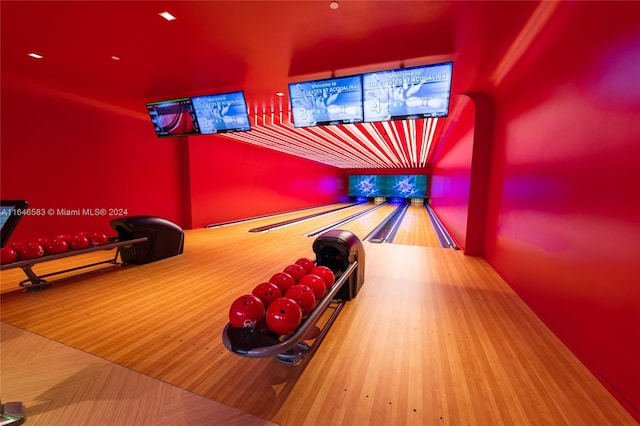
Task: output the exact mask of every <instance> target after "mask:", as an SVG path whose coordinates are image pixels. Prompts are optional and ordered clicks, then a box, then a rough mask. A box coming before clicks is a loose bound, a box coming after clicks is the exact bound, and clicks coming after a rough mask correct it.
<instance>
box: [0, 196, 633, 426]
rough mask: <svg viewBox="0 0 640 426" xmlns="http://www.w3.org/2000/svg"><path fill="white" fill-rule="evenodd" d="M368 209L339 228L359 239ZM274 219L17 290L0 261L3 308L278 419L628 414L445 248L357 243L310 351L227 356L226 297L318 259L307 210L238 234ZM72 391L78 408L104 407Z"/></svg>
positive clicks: (599, 420) (497, 284) (577, 419)
mask: <svg viewBox="0 0 640 426" xmlns="http://www.w3.org/2000/svg"><path fill="white" fill-rule="evenodd" d="M375 212H377V213H371V214H372V215H374V214H375V216H376V218H377V219H373V217H374V216H369V215H367V216H369V217H367V216H365V217H363V218H362V219H361V220H358V221H355V222H353V223H351V224H349V228H350V229H351V230H352V231H353V232H355V233H356V235H358V236H360V237H361V238H362V237H363V236H364V235H366V233H368V232H370V230H372V229H373V228H374V227H375V226H376V225H377V223H378V222H379V220H382V218H384V216H385V211H384V210H383V208H380V209H376V211H375ZM304 214H307V213H304ZM304 214H301V215H304ZM348 214H351V213H347V212H346V211H345V212H344V215H345V216H347V215H348ZM378 219H379V220H378ZM376 220H378V222H376ZM273 221H274V220H273V219H260V220H255V221H252V222H250V223H244V224H235V225H230V226H225V227H221V228H215V229H197V230H192V231H187V232H186V241H185V253H184V254H183V255H181V256H177V257H174V258H170V259H165V260H162V261H159V262H154V263H151V264H148V265H138V266H129V267H122V268H119V269H116V270H113V271H110V272H107V273H103V274H96V275H92V276H87V277H84V278H83V279H74V280H69V281H67V282H65V283H60V284H56V285H53V286H52V287H51V288H49V289H46V290H44V291H38V292H23V291H21V290H16V288H17V280H19V279H22V276H21V275H20V272H21V271H15V270H8V271H3V272H2V273H1V275H0V277H1V278H2V284H1V285H2V292H3V293H2V294H1V299H0V302H1V308H2V309H1V311H0V319H1V320H2V321H3V322H4V323H6V324H11V325H13V326H15V327H19V328H21V329H24V330H28V331H29V332H32V333H35V334H38V335H40V336H43V337H46V338H47V339H51V340H53V341H55V342H60V343H63V344H65V345H67V346H70V347H72V348H77V349H79V350H80V351H83V353H85V352H86V354H92V355H95V356H96V357H99V358H102V359H103V360H106V361H109V362H111V363H115V364H118V365H120V366H123V367H126V368H127V369H130V370H132V371H135V372H138V373H140V377H144V378H149V377H150V378H154V379H157V380H160V381H162V382H164V383H167V384H171V385H174V386H177V387H179V388H181V389H183V390H185V391H187V392H191V393H193V394H196V395H200V396H202V397H205V398H207V399H209V400H211V401H215V402H217V403H220V404H221V405H222V407H223V408H224V409H226V408H229V407H231V408H232V409H235V410H241V411H242V412H244V413H247V414H249V415H251V416H255V417H257V418H259V419H264V420H267V421H271V422H274V423H277V424H280V425H361V424H370V425H446V424H449V425H543V424H544V425H635V424H637V423H636V422H635V421H634V420H633V419H632V418H631V417H630V416H629V414H628V413H627V412H626V411H625V410H624V409H623V408H622V407H621V406H620V404H619V403H618V402H617V401H616V400H615V399H614V398H613V397H612V396H611V395H610V394H609V393H608V392H607V391H606V390H605V388H604V387H603V386H602V385H601V384H600V383H599V382H598V381H597V380H596V379H595V378H594V377H593V375H591V374H590V373H589V371H588V370H587V368H586V367H585V366H583V365H582V364H581V363H580V362H579V361H578V360H577V359H576V357H575V356H573V354H572V353H571V352H570V351H569V350H568V349H567V348H566V347H564V346H563V345H562V344H561V342H560V341H559V340H558V339H557V338H556V337H555V335H554V334H553V333H552V332H551V331H549V330H548V329H547V328H546V327H545V326H544V325H543V323H542V322H541V321H540V320H539V319H538V318H537V317H536V316H535V315H534V314H533V312H531V311H530V310H529V308H528V307H527V306H526V305H525V304H524V303H523V302H522V301H521V300H520V299H519V298H518V297H517V296H516V295H515V294H514V293H513V291H512V290H511V289H510V288H509V287H508V286H507V285H506V284H505V283H504V282H503V281H502V280H501V279H500V277H499V276H498V275H497V274H496V273H495V272H494V271H493V270H492V269H491V268H490V267H489V265H488V264H487V263H486V262H485V261H484V260H483V259H480V258H475V257H468V256H464V255H463V254H462V253H461V252H458V251H454V250H447V249H441V248H432V247H425V246H418V245H408V244H372V243H366V242H365V243H364V246H365V251H366V265H365V272H366V273H365V284H364V286H363V288H362V291H361V292H360V293H359V294H358V296H357V298H355V299H354V300H352V301H350V302H348V303H347V304H346V306H345V308H344V309H343V311H342V313H341V314H340V316H339V317H338V319H337V321H336V323H335V324H334V326H333V327H332V330H331V331H330V332H329V334H328V335H327V338H326V339H325V341H324V342H323V343H322V345H321V346H320V347H319V349H318V350H317V351H316V352H315V353H314V354H313V356H311V357H309V358H305V359H304V360H303V361H302V363H301V364H299V365H297V366H288V365H284V364H281V363H278V362H277V361H276V360H275V359H272V358H268V359H247V358H242V357H240V356H237V355H235V354H232V353H230V352H229V351H227V350H226V349H225V348H224V346H223V345H222V342H221V333H222V330H223V328H224V326H225V325H226V323H227V314H228V308H229V306H230V304H231V302H232V301H233V300H234V299H235V298H236V297H238V296H239V295H241V294H243V293H248V292H250V291H251V289H252V288H253V287H254V286H255V285H257V284H258V283H260V282H261V281H264V280H266V279H268V278H269V277H270V276H271V275H272V274H273V273H275V272H277V271H280V270H282V269H283V268H284V267H285V266H286V265H287V264H289V263H292V262H293V261H295V260H296V259H297V258H299V257H301V256H307V257H311V258H313V257H315V256H314V253H313V250H312V243H313V241H314V238H309V237H305V236H304V233H306V232H309V231H310V230H312V229H313V228H314V226H315V225H316V223H313V221H307V222H303V223H300V224H297V225H292V226H288V227H285V228H281V229H277V230H273V231H271V232H266V233H249V232H247V230H248V229H250V228H253V227H256V226H261V225H265V224H268V223H271V222H273ZM373 222H376V223H373ZM345 227H346V226H345ZM94 256H99V255H98V254H95V255H94ZM69 259H74V258H73V257H72V258H69ZM64 261H65V262H71V260H68V259H65V260H64ZM55 262H59V261H55ZM60 262H62V260H61V261H60ZM49 263H54V262H49ZM43 266H44V265H43ZM54 266H56V265H50V266H48V267H50V268H53V267H54ZM18 278H19V279H18ZM4 338H5V336H4V328H3V340H4ZM4 345H5V343H4V341H3V350H4ZM30 349H31V351H32V356H36V354H37V353H38V352H40V351H41V347H40V346H38V345H33V347H31V348H30ZM25 350H26V349H25ZM0 367H1V370H0V371H1V372H2V388H3V395H2V397H3V399H4V400H5V401H9V399H12V400H20V399H23V400H28V399H29V398H30V396H29V395H32V394H38V393H42V392H44V391H46V389H42V388H39V387H40V386H41V385H40V384H39V383H38V380H36V379H37V378H38V377H39V376H40V375H41V374H44V373H46V369H45V370H44V372H43V369H40V370H35V371H34V372H33V373H32V374H27V373H24V374H25V376H22V375H21V377H23V379H22V380H23V381H24V382H25V383H26V384H25V386H27V387H28V386H32V389H31V390H28V389H26V388H23V389H24V390H23V392H25V393H27V397H21V396H20V395H16V394H12V395H11V396H9V395H5V394H4V389H7V388H8V386H10V384H9V383H8V380H9V378H12V377H15V376H12V375H11V374H12V370H13V369H14V368H15V367H14V366H12V365H11V364H7V363H5V360H4V356H3V360H2V364H1V365H0ZM52 374H53V373H52ZM132 380H134V379H132ZM134 386H136V385H134ZM141 386H143V387H146V385H141ZM77 399H78V400H77V401H74V402H73V403H71V402H70V403H69V405H70V406H71V405H73V407H74V408H75V409H76V410H78V411H79V412H80V414H78V415H79V416H81V417H82V416H87V415H86V414H82V412H83V411H85V410H89V411H91V410H94V409H97V410H100V407H96V406H95V404H92V403H88V401H86V400H85V399H83V398H82V397H77ZM118 403H119V402H118ZM162 403H163V402H162V399H160V401H156V403H155V405H154V404H152V403H149V404H147V402H144V403H142V404H139V407H138V409H140V410H146V409H147V408H146V406H147V405H149V409H150V410H152V411H154V412H157V410H158V404H162ZM43 411H46V410H43ZM97 415H98V416H102V415H103V414H97ZM255 417H252V418H255ZM82 418H83V419H87V418H88V417H82ZM99 418H100V419H108V417H106V416H105V417H99ZM65 424H69V423H65ZM78 424H80V423H78ZM82 424H83V425H86V424H91V423H82ZM94 424H109V423H94ZM112 424H116V423H115V422H114V423H112ZM118 424H121V423H118ZM148 424H155V423H148ZM157 424H161V423H157ZM175 424H181V423H180V422H178V423H175ZM182 424H214V423H198V422H184V423H182ZM216 424H220V423H216ZM237 424H242V423H237Z"/></svg>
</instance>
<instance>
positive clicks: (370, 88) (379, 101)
mask: <svg viewBox="0 0 640 426" xmlns="http://www.w3.org/2000/svg"><path fill="white" fill-rule="evenodd" d="M452 71H453V63H452V62H446V63H442V64H435V65H426V66H419V67H412V68H402V69H396V70H389V71H379V72H372V73H367V74H363V76H362V87H363V98H364V121H365V122H376V121H389V120H404V119H416V118H430V117H446V116H447V115H448V114H449V98H450V94H451V75H452Z"/></svg>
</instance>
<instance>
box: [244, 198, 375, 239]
mask: <svg viewBox="0 0 640 426" xmlns="http://www.w3.org/2000/svg"><path fill="white" fill-rule="evenodd" d="M360 204H364V203H356V204H351V205H348V206H344V207H338V208H336V209H331V210H327V211H324V212H319V213H314V214H310V215H307V216H302V217H297V218H295V219H289V220H284V221H282V222H277V223H272V224H271V225H265V226H260V227H258V228H251V229H249V232H267V231H272V230H274V229H277V228H282V227H284V226H287V225H292V224H294V223H298V222H303V221H305V220H309V219H315V218H316V217H320V216H323V215H325V214H329V213H334V212H337V211H340V210H344V209H350V208H351V207H355V206H359V205H360Z"/></svg>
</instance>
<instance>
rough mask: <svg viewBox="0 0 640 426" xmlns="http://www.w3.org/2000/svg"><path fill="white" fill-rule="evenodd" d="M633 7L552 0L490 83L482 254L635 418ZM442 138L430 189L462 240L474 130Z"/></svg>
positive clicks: (638, 155) (637, 238)
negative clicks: (547, 14) (540, 23)
mask: <svg viewBox="0 0 640 426" xmlns="http://www.w3.org/2000/svg"><path fill="white" fill-rule="evenodd" d="M638 16H640V4H638V3H635V2H631V3H616V4H615V5H611V4H610V3H607V2H577V3H576V2H567V3H563V4H561V5H560V6H559V7H558V9H557V10H556V11H555V13H554V15H553V16H552V18H551V19H550V20H549V21H548V22H547V24H546V25H545V26H544V28H543V29H542V31H541V32H540V33H539V34H538V35H537V37H536V38H535V40H534V41H533V43H532V44H531V45H530V46H525V47H523V51H522V52H521V53H522V57H521V58H520V60H519V61H517V62H516V63H515V64H514V66H513V67H512V68H511V70H509V72H507V74H506V75H505V78H504V80H502V81H501V82H500V83H499V85H498V87H497V88H495V89H491V90H490V91H491V93H490V95H491V97H492V98H493V100H494V105H495V121H494V123H493V124H494V140H493V144H492V147H491V174H490V181H489V187H488V210H487V221H486V232H485V235H484V240H485V245H484V253H485V257H486V258H487V260H488V261H489V262H490V263H491V264H492V265H493V266H494V268H495V269H496V270H497V271H498V272H499V273H500V274H501V275H502V276H503V277H504V278H505V279H506V281H507V282H508V283H509V284H510V285H511V286H512V287H513V288H514V290H515V291H516V292H518V294H519V295H520V296H521V297H522V298H523V299H524V300H525V301H527V303H529V304H530V306H531V307H532V308H533V309H534V310H535V311H536V312H537V313H538V315H539V316H540V317H541V318H542V319H543V320H544V321H545V322H546V323H547V324H548V325H549V326H550V327H551V328H552V329H553V330H554V331H555V332H556V333H557V335H558V336H559V337H560V338H561V339H563V341H564V342H565V343H566V344H567V345H568V346H569V347H570V348H571V349H572V350H573V351H574V353H575V354H576V355H577V356H578V357H579V358H580V359H581V360H583V362H584V363H585V364H586V365H587V366H588V367H589V368H590V369H591V370H592V371H593V372H594V374H595V375H596V376H597V377H598V378H599V379H600V380H601V381H602V382H603V383H604V384H605V386H607V387H608V388H609V389H610V390H611V391H612V393H613V394H614V395H615V396H616V397H617V398H618V400H619V401H620V402H621V403H622V404H623V405H624V406H625V407H626V408H627V409H628V410H629V411H630V412H631V413H632V415H634V416H635V418H636V419H638V420H640V386H638V383H640V363H639V362H638V359H640V344H639V342H640V327H639V324H640V285H639V284H640V280H639V278H638V265H640V263H639V259H640V258H639V257H638V253H640V215H639V212H640V191H639V190H638V182H640V167H639V166H640V147H639V145H638V143H639V142H640V84H638V81H639V80H638V70H640V26H638V21H637V17H638ZM463 133H464V132H463ZM445 143H446V145H447V146H446V147H445V148H443V151H445V150H446V151H447V152H446V153H445V154H444V155H443V156H442V157H440V158H438V159H437V161H436V163H434V164H433V168H434V176H433V179H432V196H434V200H433V202H434V204H435V205H436V207H437V210H436V211H437V212H439V213H440V214H441V215H442V216H445V217H448V218H449V225H451V226H452V228H453V231H454V232H455V235H456V236H458V238H459V236H460V234H461V233H462V232H463V228H462V223H463V221H464V212H465V211H466V210H467V209H466V208H465V205H464V198H465V196H466V195H468V194H466V192H467V187H468V185H469V184H468V183H467V182H466V180H467V178H468V176H470V174H471V164H469V163H467V164H466V165H465V159H469V158H470V152H471V151H470V140H469V138H468V136H467V134H466V133H464V134H462V135H460V134H459V133H457V134H454V135H452V136H451V137H449V138H448V139H447V140H446V142H445ZM452 168H453V169H452ZM434 186H435V188H434ZM434 189H435V190H436V192H437V193H436V194H434V193H433V192H434ZM445 189H446V190H445ZM436 195H437V197H436ZM438 198H439V199H438Z"/></svg>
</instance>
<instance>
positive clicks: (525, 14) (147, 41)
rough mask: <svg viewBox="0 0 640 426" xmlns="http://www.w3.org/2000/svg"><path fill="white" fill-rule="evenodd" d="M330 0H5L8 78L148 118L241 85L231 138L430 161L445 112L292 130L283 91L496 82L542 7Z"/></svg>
mask: <svg viewBox="0 0 640 426" xmlns="http://www.w3.org/2000/svg"><path fill="white" fill-rule="evenodd" d="M329 3H330V2H329V1H311V0H308V1H179V2H154V1H129V2H124V1H119V2H115V1H113V2H112V1H67V2H57V1H42V2H33V1H2V3H0V5H1V9H0V13H1V19H2V22H1V24H2V26H1V43H2V49H1V55H2V56H1V59H2V62H1V65H2V84H3V86H4V85H11V84H17V85H22V86H29V87H31V88H32V89H34V88H35V89H36V90H39V89H42V90H45V88H46V90H50V91H55V93H58V94H61V93H64V94H67V95H70V96H73V97H74V98H75V99H84V100H85V101H89V100H90V101H91V102H92V103H94V104H95V103H99V104H100V105H108V106H110V107H116V108H120V109H126V110H130V111H131V112H132V113H135V114H139V115H141V116H143V115H145V114H146V108H145V103H146V102H149V101H155V100H163V99H169V98H173V97H178V96H189V95H198V94H211V93H219V92H224V91H230V90H238V89H242V90H244V91H245V95H246V98H247V102H248V104H249V109H250V111H251V120H252V122H251V124H252V126H253V127H254V130H253V131H252V132H249V133H246V134H242V135H241V134H236V135H232V136H230V137H235V138H238V139H241V140H243V141H244V142H249V143H259V144H262V145H265V146H268V147H270V148H274V149H278V150H281V151H285V152H290V153H292V154H294V155H298V156H302V157H306V158H310V159H314V160H316V161H320V162H323V163H326V164H331V165H335V166H337V167H341V168H368V167H374V168H378V167H423V166H424V165H425V162H426V155H427V153H426V144H427V142H428V140H427V139H428V136H429V134H430V133H433V135H434V136H435V139H434V142H433V145H436V144H437V142H438V138H439V137H441V136H442V135H443V134H444V132H443V131H442V128H443V127H445V126H446V121H447V120H446V119H440V120H439V121H440V123H438V124H437V126H436V123H434V122H432V121H431V120H417V121H415V122H414V121H411V122H392V123H386V124H376V125H349V126H326V127H321V128H314V129H294V128H293V127H292V126H291V125H290V120H289V117H288V99H287V96H286V95H285V97H284V98H278V97H276V96H275V93H276V92H278V91H280V92H284V93H285V94H286V93H287V84H288V83H289V82H292V81H300V80H304V79H314V78H326V77H330V76H331V75H336V76H340V75H350V74H355V73H361V72H366V71H374V70H382V69H389V68H397V67H400V66H413V65H420V64H429V63H436V62H442V61H447V60H453V61H454V76H453V87H452V93H453V94H456V93H463V92H467V91H483V92H487V91H491V90H493V89H495V87H494V86H495V84H496V83H495V81H492V80H491V78H490V76H491V75H492V73H494V72H495V70H496V68H497V67H498V66H499V64H501V63H503V62H504V59H505V58H504V56H505V53H506V52H508V51H509V47H510V44H511V43H512V42H513V41H514V40H515V39H516V38H517V36H518V34H519V32H520V30H521V29H522V27H523V26H524V25H525V24H526V23H527V20H528V19H529V17H530V16H532V15H533V13H534V11H535V10H536V7H537V6H538V3H536V2H534V3H531V2H506V3H505V2H437V1H391V0H389V1H355V0H351V1H349V0H341V1H340V2H339V3H340V7H339V8H338V9H335V10H334V9H332V8H330V7H329ZM538 9H539V8H538ZM163 11H169V12H171V13H172V14H173V15H175V16H176V17H177V19H176V20H175V21H172V22H167V21H166V20H164V19H163V18H161V17H160V16H159V15H158V14H159V13H160V12H163ZM30 52H35V53H38V54H40V55H42V56H43V58H42V59H33V58H31V57H29V56H27V54H28V53H30ZM112 56H117V57H119V58H120V60H117V61H116V60H113V59H112ZM281 112H282V114H281ZM272 113H273V114H272ZM145 119H148V117H145ZM149 129H150V131H152V127H151V125H150V126H149ZM433 129H435V131H434V130H433ZM203 137H206V136H203Z"/></svg>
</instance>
